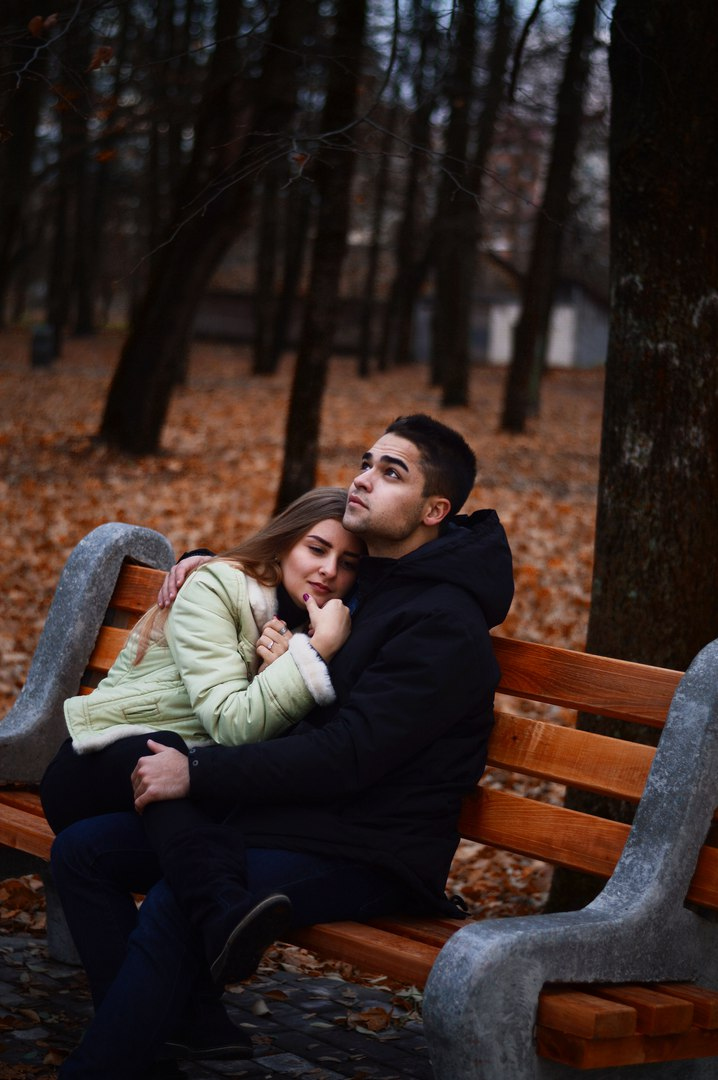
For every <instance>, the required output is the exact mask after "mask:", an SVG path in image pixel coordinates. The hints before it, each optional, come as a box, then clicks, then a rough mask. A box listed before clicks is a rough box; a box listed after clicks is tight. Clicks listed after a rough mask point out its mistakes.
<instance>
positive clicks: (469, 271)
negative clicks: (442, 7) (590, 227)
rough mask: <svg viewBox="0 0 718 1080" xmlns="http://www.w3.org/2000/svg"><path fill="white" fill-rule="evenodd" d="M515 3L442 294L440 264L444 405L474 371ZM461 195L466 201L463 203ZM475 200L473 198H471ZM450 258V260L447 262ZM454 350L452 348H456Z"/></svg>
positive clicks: (495, 65) (502, 10) (493, 71)
mask: <svg viewBox="0 0 718 1080" xmlns="http://www.w3.org/2000/svg"><path fill="white" fill-rule="evenodd" d="M513 15H514V13H513V0H499V3H498V6H497V11H496V20H495V24H494V38H493V44H492V48H491V56H490V58H489V78H488V82H487V85H486V90H485V94H484V102H483V108H482V110H481V118H480V120H479V125H478V132H477V138H476V147H475V151H474V155H473V159H472V161H471V166H470V168H469V169H468V170H467V175H466V183H467V187H468V191H467V193H466V194H465V195H464V193H463V192H462V193H458V192H457V198H456V200H455V201H454V203H453V204H452V210H453V213H454V215H455V221H454V229H453V233H454V243H453V254H452V253H451V251H445V252H444V253H443V255H444V261H445V263H448V265H445V266H444V269H443V272H442V275H441V276H442V278H443V277H444V275H445V276H446V287H445V288H442V289H441V290H440V289H439V281H438V279H439V276H440V275H439V267H438V265H437V303H438V302H439V297H440V298H441V305H442V311H443V325H444V328H446V326H450V327H451V337H450V339H449V341H448V342H446V344H445V346H443V347H442V343H441V342H439V347H440V349H441V352H442V359H443V363H442V366H441V372H440V377H441V385H442V389H443V394H442V404H443V405H446V406H450V405H468V403H469V371H470V366H471V317H472V309H473V296H474V281H475V278H476V261H477V254H478V247H479V243H480V239H481V213H480V209H479V208H480V205H481V189H482V185H483V179H484V169H485V166H486V161H487V158H488V156H489V152H490V150H491V146H492V143H493V140H494V132H495V129H496V118H497V116H498V112H499V108H500V105H501V102H502V100H503V97H504V80H505V75H506V65H507V63H508V58H509V52H510V48H511V31H512V29H513ZM459 194H461V195H463V196H464V197H463V198H459V197H458V196H459ZM472 195H473V197H471V196H472ZM447 256H448V258H447ZM452 276H456V277H458V278H460V281H461V287H460V288H459V289H451V288H450V287H449V286H450V284H451V277H452ZM452 346H453V347H452Z"/></svg>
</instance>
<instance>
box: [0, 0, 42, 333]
mask: <svg viewBox="0 0 718 1080" xmlns="http://www.w3.org/2000/svg"><path fill="white" fill-rule="evenodd" d="M3 15H4V16H5V21H6V23H7V25H11V24H13V23H15V24H17V25H18V26H24V25H25V23H26V22H27V8H26V6H25V4H23V3H22V2H21V0H13V2H12V3H11V4H8V5H7V6H6V8H5V9H4V10H3ZM36 45H37V42H36V41H35V40H34V39H33V38H32V37H31V36H30V34H26V35H21V36H20V37H19V38H18V40H17V41H14V42H12V43H8V44H6V45H4V46H3V47H2V49H0V65H2V70H3V71H4V72H5V73H6V80H5V82H6V86H5V90H6V92H5V93H4V94H3V104H2V110H1V111H0V136H1V141H0V326H4V325H5V306H6V297H7V292H8V288H9V286H10V283H11V281H12V278H13V275H14V273H15V271H16V268H17V265H18V261H19V257H20V256H21V250H22V226H23V217H24V214H25V207H26V205H27V201H28V198H29V196H30V194H31V186H30V177H31V173H32V157H33V153H34V149H35V129H36V125H37V120H38V115H39V112H40V102H41V99H42V91H43V77H44V69H45V54H44V52H43V51H42V50H40V49H38V50H37V56H36V57H35V59H34V62H33V63H32V65H31V66H30V67H29V68H28V69H27V70H25V71H24V72H23V71H22V68H23V64H24V63H26V58H27V56H28V55H32V50H33V48H34V47H35V46H36ZM8 73H10V74H8Z"/></svg>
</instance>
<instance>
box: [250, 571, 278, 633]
mask: <svg viewBox="0 0 718 1080" xmlns="http://www.w3.org/2000/svg"><path fill="white" fill-rule="evenodd" d="M245 581H246V582H247V599H248V600H249V606H250V607H251V609H252V615H253V616H254V621H255V623H256V624H257V629H258V630H259V632H260V634H261V632H262V627H263V626H264V625H265V623H268V622H269V620H270V619H272V618H274V616H275V615H276V614H277V590H276V589H273V588H270V586H269V585H262V583H261V582H259V581H257V579H256V578H253V577H250V576H249V574H246V575H245Z"/></svg>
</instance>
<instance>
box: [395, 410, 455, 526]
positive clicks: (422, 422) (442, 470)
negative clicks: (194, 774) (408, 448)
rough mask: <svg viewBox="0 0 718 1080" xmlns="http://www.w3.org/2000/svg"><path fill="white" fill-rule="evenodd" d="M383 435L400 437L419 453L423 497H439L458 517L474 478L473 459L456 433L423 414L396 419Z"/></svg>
mask: <svg viewBox="0 0 718 1080" xmlns="http://www.w3.org/2000/svg"><path fill="white" fill-rule="evenodd" d="M384 434H385V435H392V434H393V435H399V436H401V438H402V439H406V440H407V441H408V442H411V443H413V444H414V446H415V447H416V448H417V450H418V451H419V459H420V461H421V467H422V469H423V471H424V495H427V496H429V495H440V496H442V497H443V498H445V499H448V500H449V502H450V503H451V514H452V515H453V514H457V513H458V512H459V510H460V509H461V507H462V506H463V505H464V503H465V502H466V500H467V499H468V497H469V492H470V491H471V489H472V487H473V486H474V481H475V479H476V456H475V455H474V451H473V450H472V449H471V447H470V446H469V444H468V443H467V442H466V440H465V439H464V437H463V435H460V434H459V432H458V431H454V429H453V428H450V427H447V425H446V424H442V423H441V421H439V420H434V418H433V417H431V416H427V415H426V414H425V413H414V414H413V415H411V416H397V418H396V420H394V422H393V423H391V424H389V427H388V428H387V429H386V431H385V433H384Z"/></svg>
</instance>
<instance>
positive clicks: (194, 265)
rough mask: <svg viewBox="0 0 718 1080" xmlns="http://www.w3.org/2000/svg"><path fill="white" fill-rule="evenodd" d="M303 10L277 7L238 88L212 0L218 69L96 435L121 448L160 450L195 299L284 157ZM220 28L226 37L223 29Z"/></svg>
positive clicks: (229, 40) (226, 17) (232, 1)
mask: <svg viewBox="0 0 718 1080" xmlns="http://www.w3.org/2000/svg"><path fill="white" fill-rule="evenodd" d="M311 6H312V5H309V4H308V5H305V4H300V3H297V2H296V0H280V2H279V3H278V5H277V11H276V14H275V16H274V19H273V22H272V28H271V32H270V39H271V44H270V45H269V46H268V47H267V48H266V49H265V50H264V55H263V58H262V67H261V71H260V72H259V75H258V76H257V77H256V78H254V79H252V78H250V79H246V80H245V79H243V78H242V77H241V76H240V74H239V73H238V71H237V66H238V65H237V63H236V58H235V56H234V49H235V47H236V46H235V41H236V33H237V19H238V17H239V13H238V5H237V4H236V0H220V4H219V8H218V12H219V15H218V18H219V20H220V23H219V31H218V33H217V40H218V42H220V43H224V49H220V48H218V49H217V60H216V63H217V65H218V66H219V67H220V68H221V70H220V72H219V73H218V74H217V78H211V79H210V83H211V86H210V87H209V89H208V95H207V97H206V99H205V101H204V103H203V116H202V117H201V118H200V119H199V120H198V123H197V127H196V140H197V145H196V149H195V156H194V158H193V161H192V163H191V165H190V167H189V170H188V174H187V178H186V180H185V182H184V183H183V185H182V189H181V191H180V192H179V195H178V202H179V209H178V213H177V215H176V217H175V221H174V225H173V227H172V228H171V229H170V232H169V235H168V238H167V241H166V243H165V245H164V247H163V248H162V249H161V251H160V252H158V256H157V259H156V262H155V265H154V266H153V273H152V277H151V280H150V283H149V287H148V289H147V292H146V294H145V297H144V300H143V302H142V304H141V306H140V308H139V310H138V313H137V316H136V318H135V320H134V322H133V325H132V327H131V329H130V332H129V335H128V338H127V340H126V342H125V346H124V349H123V351H122V356H121V358H120V362H119V364H118V367H117V370H116V372H115V376H114V379H113V381H112V385H111V387H110V393H109V396H108V399H107V402H106V405H105V412H104V416H103V419H102V425H101V429H100V437H101V438H102V439H103V440H104V441H106V442H108V443H110V444H111V445H114V446H117V447H118V448H119V449H121V450H125V451H128V452H130V453H136V454H148V453H155V452H156V451H157V449H158V446H159V440H160V435H161V432H162V427H163V424H164V421H165V417H166V414H167V409H168V407H169V402H170V396H171V390H172V386H173V383H174V381H175V375H176V370H177V361H178V358H179V359H181V358H182V356H183V355H184V352H185V347H186V342H187V339H188V335H189V332H190V329H191V326H192V322H193V319H194V314H195V311H196V308H197V304H198V302H199V300H200V298H201V296H202V292H203V290H204V288H205V286H206V284H207V281H208V280H209V277H210V275H211V274H212V272H213V271H214V270H215V268H216V267H217V265H218V263H219V261H220V259H221V258H222V256H223V255H224V254H225V252H226V251H227V249H228V247H229V246H230V244H231V243H232V242H233V241H234V240H235V238H236V237H237V235H238V234H239V233H240V232H241V230H242V229H243V228H244V227H245V225H246V224H247V221H248V218H249V211H250V206H251V200H250V198H249V194H250V191H251V189H252V186H253V184H254V181H255V177H256V174H257V171H258V170H259V169H260V168H261V166H262V164H263V163H265V162H266V161H267V160H271V159H272V158H274V157H276V155H277V154H279V153H281V152H283V150H282V147H283V145H284V144H283V139H284V136H285V134H286V132H287V130H288V128H289V125H290V122H291V119H292V117H293V114H294V110H295V99H296V65H297V64H298V62H299V53H298V51H297V48H296V46H297V44H298V43H299V42H300V41H301V35H302V32H303V27H304V25H305V22H304V20H305V18H306V11H307V9H308V8H310V7H311ZM225 25H227V26H232V27H233V30H231V32H230V31H229V30H226V31H225V30H222V27H224V26H225ZM230 50H231V53H230ZM285 149H288V147H285Z"/></svg>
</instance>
